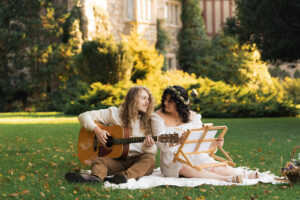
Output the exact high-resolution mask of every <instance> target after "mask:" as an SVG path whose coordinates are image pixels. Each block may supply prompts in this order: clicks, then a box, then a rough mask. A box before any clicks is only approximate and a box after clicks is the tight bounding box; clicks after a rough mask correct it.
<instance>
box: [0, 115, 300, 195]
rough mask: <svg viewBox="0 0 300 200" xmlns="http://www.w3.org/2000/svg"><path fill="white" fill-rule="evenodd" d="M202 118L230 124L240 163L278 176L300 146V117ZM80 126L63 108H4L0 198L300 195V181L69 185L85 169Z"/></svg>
mask: <svg viewBox="0 0 300 200" xmlns="http://www.w3.org/2000/svg"><path fill="white" fill-rule="evenodd" d="M203 121H204V122H212V123H214V124H215V125H227V126H228V128H229V130H228V132H227V135H226V136H225V145H224V149H225V150H226V151H229V153H230V155H231V158H232V159H233V160H234V162H235V163H236V164H237V166H247V167H249V168H251V169H255V168H259V169H260V170H261V171H271V172H272V173H274V174H276V175H280V168H281V167H282V166H284V165H285V164H286V162H287V161H289V159H290V156H291V152H292V149H293V147H294V146H296V145H300V118H256V119H204V120H203ZM79 129H80V125H79V123H78V122H77V119H76V117H68V116H64V115H61V114H59V113H34V114H30V115H29V114H26V113H14V114H3V113H2V114H1V113H0V158H1V164H0V199H105V198H107V199H108V198H111V199H299V198H300V184H297V185H294V186H293V187H290V186H289V185H287V184H281V185H271V184H258V185H254V186H229V187H228V186H227V187H225V186H218V187H216V186H211V185H203V186H200V187H195V188H179V187H171V186H163V187H157V188H152V189H147V190H110V189H104V188H102V187H101V185H89V184H86V185H84V184H69V183H67V182H66V180H65V179H64V174H65V173H66V172H68V171H73V170H78V169H81V168H85V169H87V168H86V167H84V166H82V165H80V164H79V162H78V159H77V157H76V148H77V136H78V132H79ZM157 158H158V157H157ZM157 160H159V159H157ZM157 166H159V163H158V162H157Z"/></svg>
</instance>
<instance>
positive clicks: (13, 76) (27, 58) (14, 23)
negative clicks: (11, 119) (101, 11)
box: [0, 0, 78, 111]
mask: <svg viewBox="0 0 300 200" xmlns="http://www.w3.org/2000/svg"><path fill="white" fill-rule="evenodd" d="M53 2H54V1H53V0H32V1H27V0H10V1H8V0H4V1H1V2H0V80H1V81H0V88H1V89H0V96H1V99H0V111H11V110H15V109H23V108H24V107H31V106H34V107H37V108H40V106H41V103H45V102H46V101H47V98H48V96H49V94H51V93H53V92H54V91H55V90H56V89H57V88H58V85H59V83H60V82H61V81H62V79H63V80H65V79H66V74H67V73H68V72H70V71H69V69H70V65H69V62H70V59H69V58H70V57H71V56H72V55H73V54H74V52H76V49H77V47H78V45H77V46H76V45H75V43H74V41H72V42H71V39H70V37H69V38H68V37H66V34H64V33H65V32H64V29H63V27H64V25H65V24H66V21H67V20H68V19H69V18H70V16H71V15H70V13H69V12H68V11H67V9H66V8H65V7H63V6H62V5H56V4H55V3H53ZM71 21H72V20H69V22H70V23H69V24H70V26H69V27H72V22H71ZM67 35H68V34H67ZM72 43H74V45H73V44H72ZM72 45H73V46H72ZM69 75H70V76H72V74H70V73H69ZM41 100H44V101H41Z"/></svg>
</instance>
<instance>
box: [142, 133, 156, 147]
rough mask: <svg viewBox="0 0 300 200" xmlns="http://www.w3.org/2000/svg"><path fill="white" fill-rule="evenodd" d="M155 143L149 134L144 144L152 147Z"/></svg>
mask: <svg viewBox="0 0 300 200" xmlns="http://www.w3.org/2000/svg"><path fill="white" fill-rule="evenodd" d="M153 145H154V140H153V138H152V136H151V135H147V136H146V137H145V139H144V146H146V147H152V146H153Z"/></svg>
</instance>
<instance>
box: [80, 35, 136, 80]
mask: <svg viewBox="0 0 300 200" xmlns="http://www.w3.org/2000/svg"><path fill="white" fill-rule="evenodd" d="M75 65H76V66H77V69H78V71H79V75H80V76H81V78H82V80H84V81H85V82H87V83H89V84H91V83H94V82H101V83H112V84H114V83H117V82H119V81H128V80H130V75H131V70H132V67H133V57H132V54H131V53H130V51H129V49H128V46H127V45H126V44H124V43H118V42H116V41H115V40H114V39H113V38H112V36H110V37H102V38H98V39H95V40H92V41H86V42H84V43H83V45H82V52H81V53H80V54H79V55H78V56H77V58H76V59H75Z"/></svg>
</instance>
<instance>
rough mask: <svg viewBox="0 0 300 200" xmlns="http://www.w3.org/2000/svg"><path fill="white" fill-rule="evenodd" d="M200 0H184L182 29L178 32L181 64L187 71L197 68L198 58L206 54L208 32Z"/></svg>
mask: <svg viewBox="0 0 300 200" xmlns="http://www.w3.org/2000/svg"><path fill="white" fill-rule="evenodd" d="M201 13H202V12H201V9H200V5H199V1H198V0H182V12H181V21H182V29H181V30H180V32H179V34H178V43H179V49H178V61H179V66H180V67H181V68H182V69H183V70H184V71H187V72H190V71H193V70H195V69H196V68H197V62H198V61H197V60H198V59H201V57H203V55H204V54H205V48H206V46H207V34H206V30H205V27H204V21H203V17H202V15H201Z"/></svg>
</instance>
